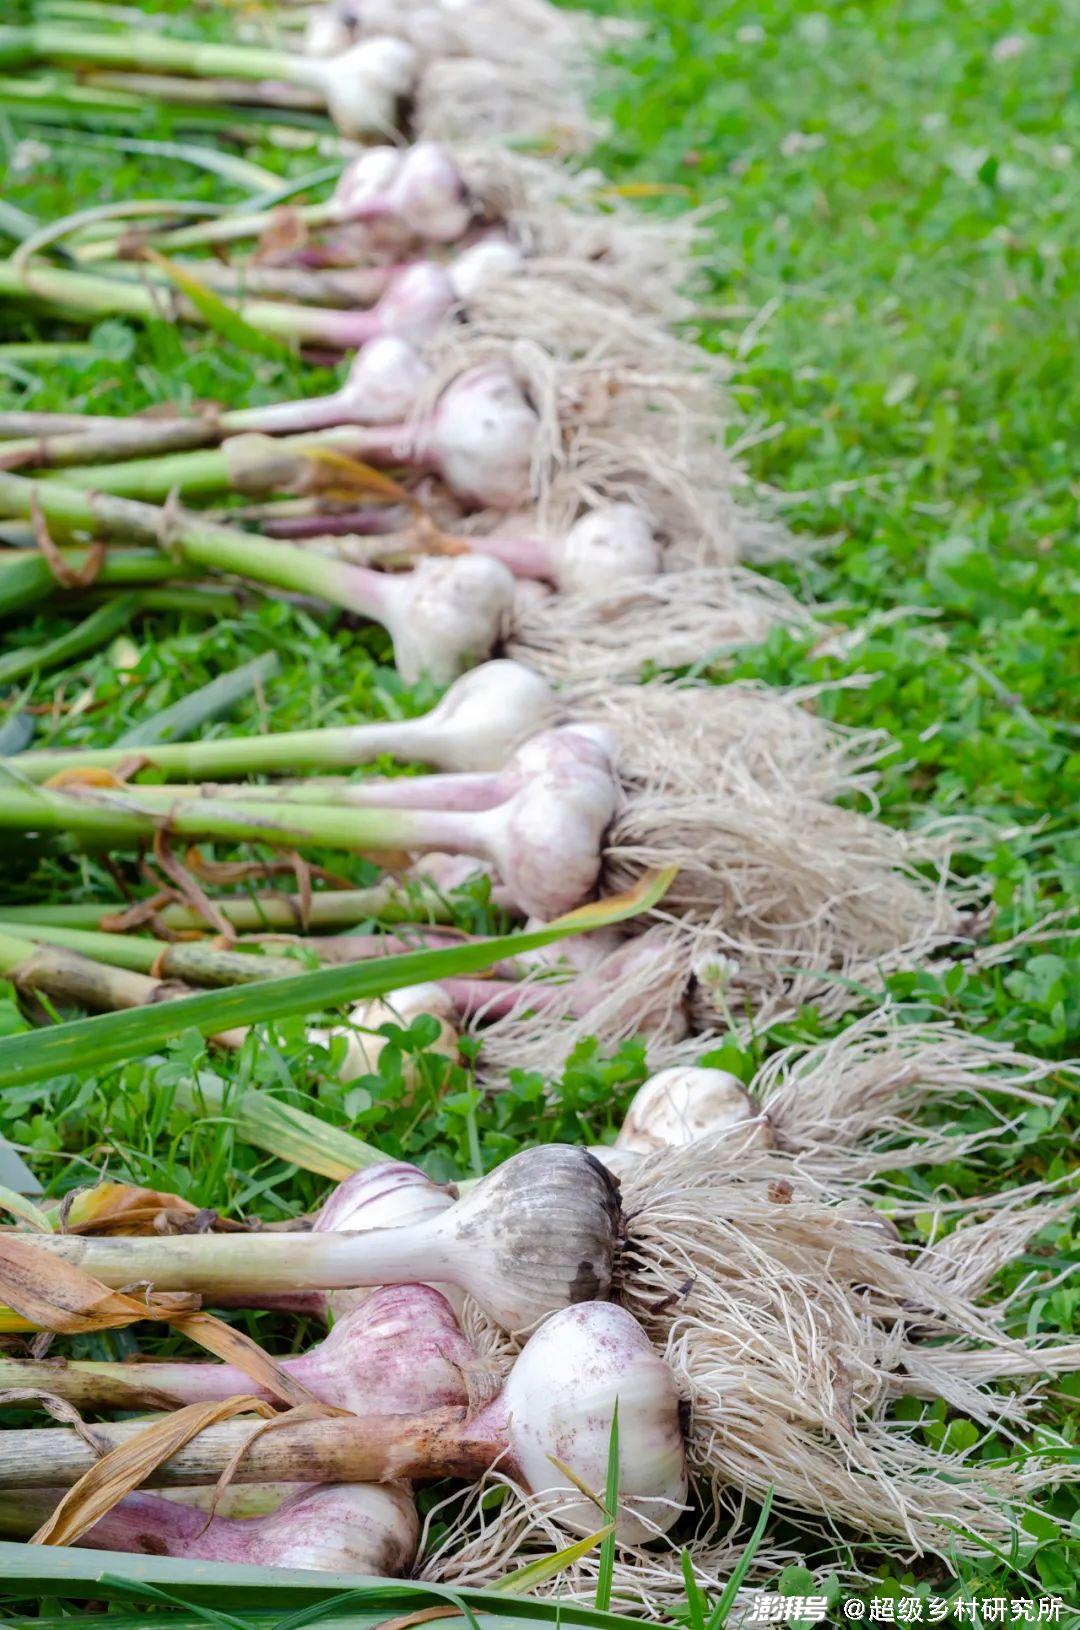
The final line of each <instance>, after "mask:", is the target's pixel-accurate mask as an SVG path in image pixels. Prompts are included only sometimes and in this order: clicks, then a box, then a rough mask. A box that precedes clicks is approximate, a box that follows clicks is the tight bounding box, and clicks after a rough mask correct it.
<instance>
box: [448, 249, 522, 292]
mask: <svg viewBox="0 0 1080 1630" xmlns="http://www.w3.org/2000/svg"><path fill="white" fill-rule="evenodd" d="M524 264H525V256H524V254H523V252H522V251H521V250H520V249H519V248H518V247H517V245H516V244H513V243H511V242H510V239H509V238H504V237H501V236H500V235H499V234H498V233H496V232H492V233H490V234H489V235H488V236H487V237H486V238H481V239H480V241H479V243H474V244H473V245H472V246H471V247H470V248H468V249H463V250H462V251H461V253H460V255H456V256H455V257H454V259H453V260H452V261H451V262H450V265H449V267H448V268H447V270H448V272H449V275H450V281H451V283H452V284H453V285H454V289H455V291H456V293H457V295H458V298H459V299H460V300H467V299H468V298H469V297H470V296H471V295H474V294H477V293H478V292H479V291H480V290H481V289H482V288H483V287H484V285H485V284H486V283H491V282H494V281H495V280H496V279H498V278H501V277H512V276H513V275H514V273H515V272H518V271H520V270H521V268H522V266H523V265H524Z"/></svg>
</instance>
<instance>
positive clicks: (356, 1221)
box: [312, 1160, 465, 1319]
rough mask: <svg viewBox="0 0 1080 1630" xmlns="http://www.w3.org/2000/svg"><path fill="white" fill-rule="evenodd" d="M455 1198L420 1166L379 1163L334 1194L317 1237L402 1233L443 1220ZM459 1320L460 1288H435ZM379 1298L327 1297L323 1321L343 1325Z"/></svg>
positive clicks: (365, 1293) (358, 1293)
mask: <svg viewBox="0 0 1080 1630" xmlns="http://www.w3.org/2000/svg"><path fill="white" fill-rule="evenodd" d="M454 1199H455V1196H454V1194H453V1192H452V1191H451V1190H450V1189H448V1188H444V1187H443V1186H442V1185H441V1184H439V1183H433V1182H432V1180H431V1178H430V1177H428V1176H427V1175H426V1174H425V1173H424V1172H422V1171H421V1170H420V1169H419V1167H417V1166H410V1165H408V1164H407V1163H406V1162H405V1161H401V1160H385V1161H380V1162H379V1164H378V1165H377V1166H366V1167H364V1169H363V1170H362V1171H358V1172H354V1173H353V1175H352V1176H351V1177H346V1178H345V1179H344V1181H343V1182H341V1183H339V1184H338V1185H337V1187H336V1188H335V1189H334V1190H333V1191H332V1192H331V1193H330V1195H329V1196H328V1198H327V1199H326V1200H325V1201H324V1203H323V1205H322V1208H321V1210H320V1211H318V1212H317V1213H316V1216H315V1220H314V1222H313V1224H312V1232H313V1233H316V1234H335V1233H336V1234H348V1233H362V1232H363V1230H364V1229H365V1228H403V1227H407V1226H408V1225H409V1224H410V1223H420V1222H424V1221H426V1220H427V1219H428V1218H432V1217H439V1216H441V1215H442V1213H443V1212H444V1211H448V1210H449V1209H450V1207H451V1206H452V1205H453V1204H454ZM430 1288H431V1289H432V1290H436V1291H438V1292H439V1293H440V1295H442V1296H443V1297H445V1299H446V1300H447V1301H448V1302H449V1303H450V1306H451V1307H452V1308H453V1310H454V1312H455V1314H458V1315H460V1313H461V1307H462V1303H463V1302H464V1300H465V1298H464V1295H463V1294H462V1292H461V1291H460V1290H459V1289H458V1287H457V1286H456V1285H432V1286H431V1287H430ZM376 1294H377V1292H375V1291H373V1290H370V1289H368V1288H361V1289H358V1290H334V1291H329V1292H327V1293H325V1294H324V1301H323V1307H322V1313H323V1316H324V1317H330V1318H334V1319H341V1318H344V1316H345V1315H346V1314H347V1313H350V1312H352V1311H354V1310H355V1309H356V1308H358V1307H361V1306H362V1305H363V1303H364V1302H366V1301H368V1300H369V1299H370V1298H371V1297H372V1296H373V1295H376Z"/></svg>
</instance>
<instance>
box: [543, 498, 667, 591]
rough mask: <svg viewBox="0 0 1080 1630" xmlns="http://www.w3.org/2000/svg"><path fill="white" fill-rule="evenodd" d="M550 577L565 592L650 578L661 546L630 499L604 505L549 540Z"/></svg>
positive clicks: (657, 565)
mask: <svg viewBox="0 0 1080 1630" xmlns="http://www.w3.org/2000/svg"><path fill="white" fill-rule="evenodd" d="M551 553H552V559H553V564H554V573H553V575H554V577H555V581H556V583H557V585H558V587H559V588H560V589H561V590H562V592H563V593H564V594H598V593H610V591H611V589H612V586H613V585H618V584H620V583H624V582H627V581H628V580H632V579H634V578H638V577H655V576H656V574H657V573H658V572H659V570H660V567H661V554H660V545H659V544H658V543H657V541H656V538H655V537H654V535H653V530H652V527H651V525H650V524H649V521H648V520H647V518H646V517H645V515H643V514H642V512H641V510H640V509H638V508H637V506H636V505H634V504H605V505H603V506H602V507H600V508H598V509H593V510H590V511H589V513H588V514H587V515H583V516H582V517H581V519H580V520H578V521H575V522H574V525H573V526H572V527H571V528H570V530H569V531H568V532H567V533H566V534H565V535H564V536H563V537H561V538H559V539H558V540H556V541H554V542H553V543H552V544H551Z"/></svg>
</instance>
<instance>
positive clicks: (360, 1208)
mask: <svg viewBox="0 0 1080 1630" xmlns="http://www.w3.org/2000/svg"><path fill="white" fill-rule="evenodd" d="M455 1198H456V1197H455V1195H454V1193H453V1192H452V1190H450V1189H448V1188H443V1187H442V1186H441V1185H440V1184H439V1183H433V1182H432V1180H431V1178H430V1177H428V1176H427V1175H426V1174H425V1173H424V1172H422V1171H421V1170H420V1168H419V1167H418V1166H410V1165H409V1164H408V1163H407V1162H406V1161H404V1160H380V1161H379V1163H378V1164H377V1165H375V1166H365V1167H364V1168H363V1170H362V1171H358V1172H353V1174H352V1176H351V1177H346V1178H345V1179H344V1181H343V1182H341V1183H339V1184H338V1185H337V1187H336V1188H335V1189H333V1190H332V1191H331V1193H330V1194H329V1195H328V1196H327V1198H326V1200H325V1201H324V1202H323V1205H322V1207H321V1209H320V1210H319V1211H318V1212H316V1214H315V1220H314V1222H313V1224H312V1229H313V1232H315V1233H317V1234H350V1233H358V1232H360V1231H361V1230H363V1229H365V1228H397V1227H399V1226H400V1225H402V1224H403V1223H415V1222H423V1221H424V1219H425V1218H427V1217H438V1216H441V1215H442V1213H443V1212H444V1211H448V1210H449V1209H450V1207H451V1206H452V1205H453V1204H454V1201H455Z"/></svg>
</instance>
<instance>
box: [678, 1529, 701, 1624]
mask: <svg viewBox="0 0 1080 1630" xmlns="http://www.w3.org/2000/svg"><path fill="white" fill-rule="evenodd" d="M679 1564H680V1566H681V1568H682V1576H683V1584H684V1585H685V1586H686V1610H687V1614H688V1615H689V1619H690V1630H706V1613H707V1611H708V1608H707V1603H706V1601H705V1597H704V1594H703V1593H702V1589H701V1586H700V1585H699V1584H698V1582H697V1580H696V1579H695V1578H694V1564H693V1562H692V1561H691V1560H690V1552H689V1551H688V1550H686V1548H685V1546H684V1548H683V1549H682V1551H680V1553H679Z"/></svg>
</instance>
